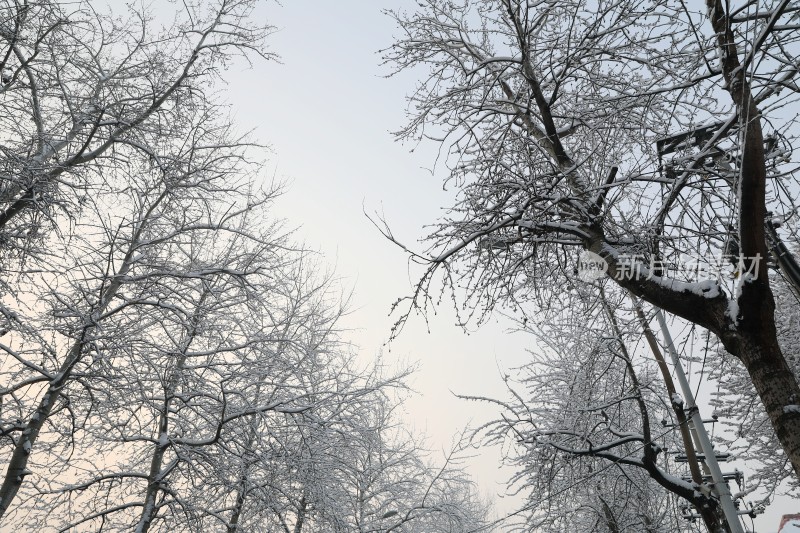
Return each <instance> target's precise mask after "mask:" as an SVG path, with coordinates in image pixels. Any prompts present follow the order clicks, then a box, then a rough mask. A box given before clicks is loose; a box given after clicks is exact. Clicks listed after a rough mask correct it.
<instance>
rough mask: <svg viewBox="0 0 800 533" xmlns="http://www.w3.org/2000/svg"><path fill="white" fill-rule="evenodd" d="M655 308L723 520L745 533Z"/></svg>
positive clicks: (733, 532)
mask: <svg viewBox="0 0 800 533" xmlns="http://www.w3.org/2000/svg"><path fill="white" fill-rule="evenodd" d="M655 309H656V318H657V319H658V324H659V325H660V326H661V333H662V334H663V335H664V340H665V342H666V344H667V351H668V352H669V355H670V357H671V358H672V363H673V366H674V367H675V375H676V377H677V378H678V382H679V383H680V385H681V390H682V391H683V397H684V400H685V401H686V402H687V410H688V411H689V413H691V420H692V425H693V426H694V430H695V433H696V435H697V440H698V441H699V443H700V448H701V450H702V451H703V455H705V463H706V465H708V469H709V470H710V471H711V479H712V481H713V482H714V483H713V487H714V489H715V490H716V492H717V494H719V502H720V505H721V506H722V512H723V514H724V515H725V521H726V522H727V523H728V528H729V529H730V530H731V533H745V531H744V528H742V523H741V522H740V521H739V514H738V513H737V511H736V506H735V505H734V504H733V497H732V496H731V491H730V489H729V488H728V484H727V483H726V482H725V478H724V477H723V476H722V470H720V468H719V463H717V457H716V455H714V449H713V448H712V447H711V439H710V438H709V437H708V432H707V431H706V426H705V424H703V418H702V417H701V416H700V410H699V409H698V408H697V405H696V404H695V399H694V394H692V389H691V387H689V380H688V379H686V374H685V373H684V372H683V365H682V364H681V361H680V359H679V358H678V352H677V351H676V350H675V344H674V343H673V341H672V335H670V333H669V327H667V321H666V320H665V319H664V313H662V312H661V309H659V308H658V307H656V308H655Z"/></svg>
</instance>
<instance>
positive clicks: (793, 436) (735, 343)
mask: <svg viewBox="0 0 800 533" xmlns="http://www.w3.org/2000/svg"><path fill="white" fill-rule="evenodd" d="M761 326H762V328H763V329H761V330H760V331H752V332H748V333H749V334H747V335H730V336H727V338H723V342H725V347H726V348H727V349H728V351H730V352H731V353H732V354H734V355H736V356H737V357H738V358H739V359H740V360H741V361H742V364H743V365H744V367H745V369H746V370H747V372H748V374H749V375H750V379H751V380H752V382H753V386H754V388H755V390H756V392H757V393H758V396H759V397H760V399H761V403H762V404H763V405H764V409H765V410H766V412H767V415H768V416H769V419H770V421H771V422H772V427H773V428H774V429H775V434H776V435H777V437H778V440H779V441H780V443H781V446H782V447H783V449H784V451H785V452H786V455H787V456H788V458H789V461H790V462H791V463H792V468H794V472H795V474H796V475H797V477H798V478H800V387H798V384H797V379H796V377H795V375H794V373H793V372H792V370H791V369H790V368H789V365H788V363H787V362H786V359H785V358H784V357H783V353H782V352H781V349H780V346H779V345H778V341H777V338H776V337H775V326H774V323H770V321H768V320H764V321H763V323H762V324H761Z"/></svg>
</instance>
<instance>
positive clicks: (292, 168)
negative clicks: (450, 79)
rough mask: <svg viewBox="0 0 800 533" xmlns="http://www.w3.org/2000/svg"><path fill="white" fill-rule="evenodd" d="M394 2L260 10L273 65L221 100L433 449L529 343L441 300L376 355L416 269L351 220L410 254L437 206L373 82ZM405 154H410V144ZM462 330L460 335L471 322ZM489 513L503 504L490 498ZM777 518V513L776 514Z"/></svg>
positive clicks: (488, 459) (494, 481)
mask: <svg viewBox="0 0 800 533" xmlns="http://www.w3.org/2000/svg"><path fill="white" fill-rule="evenodd" d="M398 7H407V8H408V9H413V8H414V7H415V3H414V2H412V1H407V0H372V1H370V0H360V1H359V0H342V1H338V2H333V1H330V0H307V1H304V2H285V4H284V5H283V6H278V5H275V4H270V5H268V6H267V7H266V8H263V9H261V10H260V11H259V13H261V14H263V16H264V17H268V19H269V21H270V22H271V23H272V24H274V25H276V26H277V27H278V28H279V31H278V32H277V33H276V34H275V35H273V36H272V37H271V39H270V43H271V49H272V51H274V52H276V53H277V54H279V55H280V57H281V61H282V64H275V63H264V62H255V63H254V67H253V69H252V70H248V71H241V69H239V68H232V69H231V71H229V72H228V73H225V77H226V79H228V80H230V86H229V87H228V94H229V96H228V97H229V98H230V101H231V103H232V104H233V110H234V114H235V116H234V118H235V121H236V123H237V124H238V125H240V126H241V127H242V129H251V128H252V129H254V130H255V135H256V137H257V138H258V139H259V140H261V141H263V142H265V143H268V144H270V145H271V147H272V149H273V154H272V155H271V156H270V164H269V171H270V172H274V173H275V175H276V176H277V177H278V178H279V179H286V180H288V182H289V189H288V192H287V193H286V195H285V196H284V197H283V198H282V199H281V200H280V201H279V202H278V207H277V212H276V215H277V216H279V217H283V218H286V219H288V220H289V223H290V225H294V226H298V227H299V230H298V234H297V235H298V236H299V237H300V238H301V239H303V240H304V241H305V242H307V243H308V246H309V247H310V248H313V249H318V250H320V251H321V252H323V253H324V254H325V256H326V261H327V262H328V263H329V264H331V265H332V266H333V268H335V270H336V272H337V274H338V275H339V276H340V277H341V278H342V280H343V284H344V286H345V287H349V288H352V289H353V291H354V295H353V299H352V308H353V313H352V314H351V315H350V316H349V317H348V319H347V321H346V325H347V326H348V327H350V328H358V329H356V330H354V331H353V332H352V334H351V335H350V338H351V339H352V340H353V341H354V342H355V343H356V344H357V345H359V347H360V353H361V355H362V357H364V358H365V360H367V359H370V358H373V357H374V356H375V355H376V354H378V353H379V352H381V351H382V350H383V351H384V352H385V353H384V359H385V361H387V362H390V363H392V364H396V365H397V366H398V367H399V366H402V365H403V364H408V363H414V362H418V363H419V367H420V370H419V371H418V372H417V373H416V374H415V375H414V377H413V379H412V385H413V387H414V388H415V389H416V390H417V391H418V392H419V395H416V396H414V397H413V398H411V399H410V400H409V401H407V402H406V410H407V413H408V420H409V421H410V423H412V424H413V425H414V426H415V427H416V428H417V429H419V430H421V431H424V432H425V433H426V434H428V435H429V437H430V441H429V444H430V445H431V446H432V447H434V448H440V449H441V448H445V449H446V448H448V447H449V445H450V441H451V438H452V436H453V435H454V434H456V433H457V432H458V431H459V430H460V429H462V428H463V427H464V425H466V424H467V423H469V422H470V421H471V420H473V421H475V422H481V421H484V420H487V419H488V417H490V416H491V415H492V414H493V410H492V409H489V408H481V407H480V406H478V405H476V404H475V403H467V402H464V401H462V400H458V399H456V398H454V397H453V394H452V392H451V391H453V392H458V393H463V394H472V395H481V396H496V397H503V396H504V389H503V386H502V381H501V379H500V376H501V372H503V371H504V370H506V369H509V368H512V367H514V366H516V365H518V364H521V363H522V362H524V360H525V350H526V348H530V347H532V343H533V339H532V338H531V337H529V336H524V335H520V334H509V333H507V330H508V328H509V327H511V324H510V323H508V322H504V321H502V320H495V321H492V322H491V323H489V324H487V325H485V326H483V327H481V328H480V329H478V330H477V331H472V332H470V334H469V335H467V334H466V333H465V332H464V330H462V329H461V328H460V327H458V326H457V325H456V324H455V317H454V315H453V313H452V310H451V306H450V303H449V301H445V302H444V303H443V305H442V306H440V307H439V309H438V315H437V316H430V317H429V319H430V324H429V328H430V333H428V332H427V331H426V325H425V322H424V320H423V319H422V318H421V317H414V318H412V320H410V322H409V324H408V326H407V327H406V329H405V331H404V332H403V333H402V335H401V336H400V338H399V339H398V340H396V341H395V342H393V343H392V344H391V346H390V347H389V348H390V351H388V352H387V351H386V348H385V347H384V344H385V342H386V341H387V339H388V336H389V332H390V328H391V325H392V323H393V322H394V320H395V319H396V317H389V316H388V313H389V309H390V306H391V304H392V302H393V301H395V300H396V299H397V298H399V297H402V296H407V295H408V294H410V291H411V290H412V283H413V282H415V281H416V280H417V275H416V273H418V270H412V271H411V272H410V271H409V265H408V261H407V257H406V254H405V253H404V252H403V251H401V250H400V249H398V248H397V247H395V246H394V245H393V244H391V243H390V242H388V241H387V240H386V239H385V238H383V237H382V235H381V234H380V233H379V232H378V231H377V230H376V229H375V228H374V227H373V226H372V225H371V224H370V222H369V221H368V220H367V218H366V216H365V215H364V211H367V212H368V213H374V212H376V211H377V212H380V213H382V214H383V215H384V216H385V218H386V220H387V221H388V222H389V224H390V227H391V228H392V231H393V233H394V234H395V236H396V237H397V238H398V239H400V240H401V241H403V242H405V243H407V244H409V245H413V246H414V247H415V249H417V250H419V251H422V250H423V249H424V246H423V245H421V244H419V242H418V240H419V239H420V237H421V236H423V235H424V233H425V231H424V228H423V226H424V225H425V224H428V223H431V222H433V221H434V220H435V219H436V218H437V216H438V215H439V214H440V213H441V208H442V207H443V206H447V205H449V204H450V203H451V200H452V198H453V191H443V190H442V185H441V184H442V177H443V174H442V172H437V175H435V176H434V175H432V174H431V172H430V171H428V170H426V169H425V167H430V166H431V165H432V164H433V162H434V159H435V156H436V152H435V151H434V150H435V147H434V146H433V145H432V144H423V145H421V146H419V147H415V146H411V145H401V144H399V143H396V142H395V141H394V139H393V137H392V135H391V134H390V132H391V131H394V130H397V129H399V128H400V127H401V126H402V125H403V124H404V120H405V95H406V94H408V93H410V91H411V90H412V89H413V87H414V82H415V79H414V77H413V74H411V73H404V74H403V75H402V76H399V77H394V78H389V79H386V78H385V77H384V76H385V75H386V74H388V73H389V68H388V67H382V66H381V65H380V63H381V57H380V54H379V53H378V52H377V51H378V50H379V49H381V48H385V47H388V46H389V45H390V44H391V42H392V35H394V34H397V29H396V28H395V27H394V23H393V21H392V19H391V18H389V17H388V16H385V15H383V14H382V13H381V10H382V9H388V8H398ZM412 148H413V149H414V151H413V152H411V149H412ZM473 330H474V328H473ZM496 461H497V455H496V454H495V453H487V454H486V455H485V456H484V457H482V458H478V459H476V460H474V461H472V463H471V466H470V472H471V474H472V475H473V476H474V478H475V480H476V481H477V482H478V484H479V486H480V487H481V490H482V491H483V492H484V493H497V492H498V491H499V492H502V491H503V489H504V486H502V485H501V482H502V481H503V479H504V475H503V474H502V473H501V472H499V471H498V467H497V463H496ZM497 507H498V510H501V511H508V510H511V508H512V507H513V506H512V502H510V501H506V502H505V503H504V502H500V503H499V504H498V505H497ZM781 512H788V510H786V509H784V510H783V511H781ZM781 512H779V511H777V510H775V511H770V512H769V514H768V515H767V516H765V517H764V518H762V519H761V520H759V523H760V524H761V526H760V529H759V533H773V532H774V530H775V529H777V524H778V520H779V516H780V514H781Z"/></svg>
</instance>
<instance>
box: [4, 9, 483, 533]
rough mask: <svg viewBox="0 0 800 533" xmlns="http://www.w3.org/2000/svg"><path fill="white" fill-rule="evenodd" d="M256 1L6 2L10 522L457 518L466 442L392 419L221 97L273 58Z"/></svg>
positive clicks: (386, 392)
mask: <svg viewBox="0 0 800 533" xmlns="http://www.w3.org/2000/svg"><path fill="white" fill-rule="evenodd" d="M255 8H256V6H255V2H254V1H253V0H214V1H209V2H183V3H180V5H177V6H175V12H174V13H168V14H160V15H159V20H165V19H170V18H174V20H175V22H174V24H173V25H171V26H168V27H166V28H164V29H161V30H156V29H155V28H157V27H158V26H157V24H156V23H155V21H154V20H153V16H152V15H151V14H150V13H149V12H147V11H145V10H137V9H135V8H130V7H129V8H128V9H127V10H126V11H124V12H123V13H113V14H112V13H105V12H101V11H98V9H99V8H95V7H94V6H92V5H91V4H89V3H86V2H70V3H58V2H51V1H49V0H21V1H17V0H13V1H12V0H9V1H4V2H2V4H0V72H2V86H0V99H2V100H1V102H2V103H0V107H2V112H0V132H2V133H0V136H2V139H3V140H2V146H1V147H0V151H1V152H0V267H1V268H2V271H1V272H0V328H1V329H0V352H1V353H2V354H3V358H2V362H1V363H0V449H1V450H2V453H0V463H2V464H3V467H4V469H3V472H4V473H3V475H2V485H1V486H0V520H2V522H0V524H2V528H3V529H9V530H19V531H23V530H25V531H33V530H36V531H68V530H69V531H72V530H87V529H91V530H93V531H122V530H125V531H127V530H133V531H137V532H145V531H228V532H233V531H285V532H287V533H290V532H293V533H301V532H302V531H319V532H324V531H331V532H334V531H337V532H338V531H348V532H349V531H361V532H368V531H370V532H372V531H384V532H386V531H407V532H410V531H423V530H424V531H465V530H467V529H469V528H472V527H476V526H477V525H480V524H481V523H482V520H483V519H484V518H485V517H484V516H483V515H485V509H483V507H482V505H483V504H481V503H480V502H479V501H477V499H476V497H475V495H474V492H473V489H472V485H471V483H470V481H469V480H468V479H467V478H466V476H465V475H464V474H463V472H462V470H461V468H460V467H459V465H458V464H457V463H456V462H455V459H454V458H452V457H448V458H446V460H445V461H444V464H443V465H440V466H438V467H434V466H432V463H431V462H430V461H429V457H428V455H427V454H426V453H425V452H424V451H423V449H422V448H421V445H420V443H419V441H418V439H417V438H416V437H415V436H412V435H409V434H406V433H404V432H403V431H402V429H401V428H400V427H399V426H398V417H397V416H396V415H395V414H394V405H396V401H397V394H400V393H402V391H403V390H404V384H403V379H404V378H405V376H406V375H407V373H408V372H407V371H400V372H397V373H389V372H388V371H387V370H385V369H384V368H383V367H382V365H381V364H379V363H376V364H374V365H371V366H366V367H365V366H363V365H359V364H358V363H357V361H356V360H355V357H354V355H353V350H352V348H351V347H350V346H349V345H348V344H347V343H346V342H345V341H344V340H343V338H342V332H341V331H340V329H339V326H338V325H337V324H338V320H339V318H340V317H341V316H342V313H343V312H344V304H343V303H342V297H341V295H340V293H339V291H337V289H336V284H335V283H334V282H333V280H332V279H331V278H330V276H326V275H323V274H322V273H321V272H318V269H317V268H316V267H315V262H314V258H313V255H312V254H310V253H309V252H307V251H306V250H304V249H303V248H302V247H299V246H297V245H295V244H294V243H293V241H292V238H291V233H290V232H287V231H286V230H284V229H283V226H282V225H281V224H279V223H277V222H273V223H269V222H268V221H269V220H271V218H272V217H271V216H270V207H271V205H272V202H273V200H274V199H275V198H276V196H277V194H278V192H279V190H278V189H279V188H278V187H277V186H268V187H265V186H262V185H259V182H260V181H261V180H263V176H260V175H259V169H260V168H261V166H262V165H261V161H260V160H259V152H260V150H259V147H258V146H256V145H254V144H253V143H251V142H249V141H248V140H247V139H246V138H244V137H241V136H239V135H237V134H236V132H235V130H234V128H233V127H232V125H231V124H230V123H229V122H228V121H227V118H226V115H227V113H226V109H225V108H224V107H222V106H220V105H219V104H218V103H216V100H217V97H216V95H215V86H216V82H217V78H218V76H219V75H220V73H221V72H222V70H223V69H224V68H225V67H226V65H228V64H229V63H231V62H233V61H236V60H237V59H240V58H245V59H247V58H253V57H254V56H261V57H263V58H268V59H269V58H271V57H272V56H271V54H270V53H269V52H267V51H266V49H265V42H264V39H265V38H266V37H267V36H268V35H269V33H270V31H271V29H270V27H268V26H259V25H256V24H254V23H252V20H255V19H256V18H257V17H254V16H253V10H254V9H255Z"/></svg>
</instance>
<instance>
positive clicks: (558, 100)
mask: <svg viewBox="0 0 800 533" xmlns="http://www.w3.org/2000/svg"><path fill="white" fill-rule="evenodd" d="M799 14H800V11H798V9H797V7H796V6H794V5H792V4H791V3H790V2H788V1H787V0H764V1H757V2H749V1H748V2H738V3H736V2H734V3H725V2H722V1H720V0H707V1H706V2H705V3H696V4H691V3H688V4H687V3H674V2H668V1H666V0H646V1H640V0H609V1H600V2H587V1H583V0H572V1H567V2H548V1H535V2H534V1H529V0H460V1H450V0H423V1H421V2H419V6H418V7H416V8H415V11H414V12H411V13H406V12H395V13H392V15H393V16H394V17H395V19H396V20H397V23H398V25H399V27H400V29H401V31H402V32H403V34H402V35H401V36H400V37H399V38H398V39H397V41H396V44H395V45H394V46H393V47H391V48H390V49H388V50H387V51H386V57H387V61H389V62H390V63H392V64H393V65H394V66H395V67H396V68H398V69H400V70H403V69H409V70H410V69H414V71H415V72H426V74H423V76H424V77H423V78H422V81H421V83H420V84H419V86H418V87H417V89H416V90H415V91H414V93H413V94H411V95H410V98H409V113H410V121H409V124H408V126H407V127H406V128H405V129H403V130H402V131H401V132H399V137H400V138H402V139H422V138H429V139H433V140H434V141H435V142H436V143H441V144H442V151H443V152H444V153H445V154H447V156H448V157H446V158H444V160H445V163H444V164H445V166H446V167H447V172H448V176H447V183H448V184H449V185H452V186H454V187H456V188H457V189H458V191H459V192H460V196H459V197H458V199H457V200H456V203H455V204H454V205H453V207H452V208H451V210H450V211H449V212H448V213H447V214H446V216H445V217H444V218H443V219H442V220H441V221H440V222H439V223H438V225H436V226H435V227H434V229H433V231H432V233H431V235H430V238H429V243H430V245H431V251H430V253H429V254H425V255H418V256H416V257H417V258H418V259H419V260H420V261H421V262H423V263H424V264H425V265H427V270H426V273H425V274H424V275H423V279H422V281H421V282H420V284H419V285H418V287H417V289H416V292H415V294H414V296H413V297H412V298H411V303H410V304H411V306H412V307H418V308H424V307H426V306H427V304H428V302H429V301H430V300H429V298H431V295H429V289H430V288H431V283H432V282H433V280H434V279H435V278H436V276H437V274H441V277H442V279H443V280H444V282H445V283H446V284H448V285H450V286H452V287H459V286H465V287H467V290H468V294H469V301H468V302H467V303H466V306H467V307H468V308H469V309H470V312H472V313H475V314H477V315H479V316H480V315H482V314H483V313H485V312H486V311H488V310H489V309H491V308H492V307H494V306H495V305H496V304H497V303H498V302H504V303H508V304H510V305H512V306H516V305H519V304H521V303H524V302H525V301H533V302H535V303H537V304H538V307H539V308H547V307H550V306H558V305H560V304H561V302H560V300H562V295H563V293H564V291H565V289H568V288H570V286H571V285H572V282H571V279H572V278H573V276H574V275H573V272H574V271H575V269H576V267H577V263H578V259H579V257H583V258H584V259H586V258H587V257H588V259H592V260H595V261H596V262H597V264H599V265H600V266H601V267H602V269H601V274H604V275H605V276H606V278H607V279H608V280H611V281H612V282H613V283H616V285H617V286H618V287H620V288H622V289H625V290H626V291H630V292H631V293H633V294H634V295H635V296H636V297H638V298H642V299H644V300H646V301H647V302H649V303H651V304H653V305H656V306H659V307H661V308H662V309H664V310H666V311H668V312H670V313H673V314H675V315H677V316H679V317H681V318H683V319H685V320H687V321H689V322H691V323H694V324H697V325H699V326H701V327H703V328H705V329H707V330H708V331H710V332H711V333H712V334H713V335H714V336H716V337H717V338H718V339H719V340H720V342H721V344H722V345H723V346H724V347H725V349H726V350H727V351H728V352H730V353H731V354H733V355H734V356H735V357H736V359H737V363H736V364H741V365H742V367H743V368H744V370H745V371H746V373H747V375H748V378H747V379H748V380H749V381H750V382H751V383H752V385H753V387H754V389H755V391H756V392H757V394H758V397H759V400H760V402H761V404H762V405H763V406H764V409H765V412H766V414H767V416H768V418H769V421H770V425H771V426H772V428H773V431H774V433H775V435H776V438H777V440H778V442H780V444H781V447H782V449H783V452H784V453H785V456H786V457H787V458H788V460H789V462H790V464H791V465H792V468H793V470H794V473H795V475H797V476H800V409H798V407H797V405H798V398H800V386H798V381H797V379H796V377H795V375H794V374H793V372H792V370H791V368H790V366H789V364H788V363H787V360H786V358H785V357H784V354H783V352H782V350H781V347H780V345H779V343H778V336H777V332H776V325H775V319H774V315H775V301H774V297H773V291H772V288H771V285H770V280H769V276H768V274H767V257H768V255H769V253H770V251H769V248H768V245H767V242H766V236H765V225H766V220H767V217H768V216H771V217H776V218H779V219H780V220H781V221H783V222H785V224H784V228H787V229H786V230H784V231H792V228H794V227H796V220H797V219H796V208H797V205H798V203H797V201H796V197H795V196H796V194H797V190H798V187H797V173H796V172H795V169H796V158H794V157H793V154H792V146H793V143H794V140H795V138H796V136H797V134H798V130H797V127H796V116H795V114H794V113H793V112H792V111H788V112H787V109H792V105H794V103H795V102H796V100H797V95H798V90H797V83H796V77H797V75H798V68H797V57H798V53H800V50H799V49H798V47H799V46H800V26H798V24H797V17H798V16H800V15H799ZM769 211H771V212H772V214H771V215H769V213H768V212H769ZM588 252H591V253H592V254H594V255H592V256H586V255H585V254H586V253H588ZM582 254H583V255H582ZM721 255H725V256H726V257H725V258H724V259H721V260H719V257H720V256H721ZM729 260H730V261H732V263H733V264H732V269H735V270H736V280H735V281H734V282H730V283H728V282H726V281H725V280H726V277H725V276H723V277H722V278H721V279H720V278H718V277H717V276H710V277H707V276H705V275H704V274H703V272H702V271H703V270H709V268H708V267H709V265H710V267H711V268H714V267H719V268H722V267H723V266H726V265H727V264H728V261H729ZM687 261H692V262H693V265H692V267H693V268H677V269H676V268H675V265H684V266H685V265H686V264H687ZM698 266H699V267H700V268H698ZM698 270H700V271H701V272H698ZM707 278H708V279H707ZM609 290H610V289H609ZM402 320H403V319H401V323H400V326H401V325H402Z"/></svg>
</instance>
